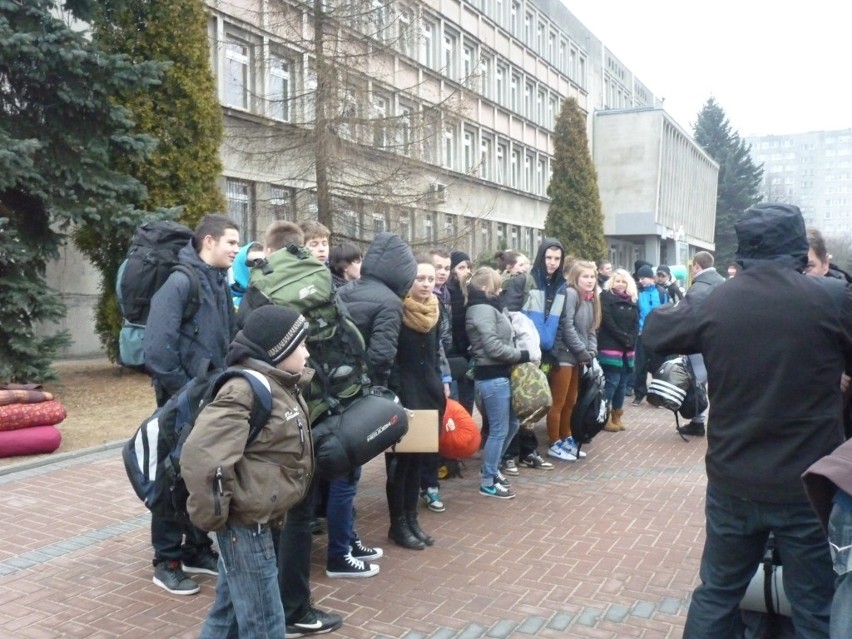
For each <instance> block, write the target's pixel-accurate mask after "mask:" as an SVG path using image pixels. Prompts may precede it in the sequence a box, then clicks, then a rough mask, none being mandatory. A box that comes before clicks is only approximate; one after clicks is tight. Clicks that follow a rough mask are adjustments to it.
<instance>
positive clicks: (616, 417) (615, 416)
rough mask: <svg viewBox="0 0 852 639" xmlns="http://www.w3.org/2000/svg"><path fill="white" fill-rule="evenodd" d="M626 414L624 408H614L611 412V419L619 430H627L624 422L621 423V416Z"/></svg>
mask: <svg viewBox="0 0 852 639" xmlns="http://www.w3.org/2000/svg"><path fill="white" fill-rule="evenodd" d="M623 415H624V409H623V408H613V409H612V413H610V419H611V420H612V423H613V425H614V426H615V427H616V429H617V430H627V429H626V428H625V427H624V424H622V423H621V418H622V416H623Z"/></svg>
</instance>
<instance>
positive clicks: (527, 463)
mask: <svg viewBox="0 0 852 639" xmlns="http://www.w3.org/2000/svg"><path fill="white" fill-rule="evenodd" d="M518 463H519V464H520V465H521V466H523V467H524V468H537V469H539V470H553V464H551V463H550V462H549V461H547V460H546V459H544V458H543V457H542V456H541V455H539V454H538V451H536V452H533V453H530V454H529V455H527V456H526V457H523V458H522V459H521V460H520V461H519V462H518Z"/></svg>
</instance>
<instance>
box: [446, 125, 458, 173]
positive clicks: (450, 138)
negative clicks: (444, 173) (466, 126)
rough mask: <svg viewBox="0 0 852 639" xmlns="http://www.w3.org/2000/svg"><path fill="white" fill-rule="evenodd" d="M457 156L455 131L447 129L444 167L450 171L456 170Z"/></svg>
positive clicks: (450, 128)
mask: <svg viewBox="0 0 852 639" xmlns="http://www.w3.org/2000/svg"><path fill="white" fill-rule="evenodd" d="M455 155H456V148H455V131H453V129H452V127H447V128H445V129H444V154H443V166H445V167H446V168H448V169H452V168H454V165H455Z"/></svg>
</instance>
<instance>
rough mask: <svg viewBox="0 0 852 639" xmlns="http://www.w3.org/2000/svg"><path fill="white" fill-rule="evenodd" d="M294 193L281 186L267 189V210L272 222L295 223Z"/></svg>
mask: <svg viewBox="0 0 852 639" xmlns="http://www.w3.org/2000/svg"><path fill="white" fill-rule="evenodd" d="M294 198H295V192H294V190H293V189H288V188H286V187H283V186H272V187H270V188H269V208H270V214H271V215H272V219H273V220H287V221H288V222H295V221H296V209H295V206H294V202H293V200H294Z"/></svg>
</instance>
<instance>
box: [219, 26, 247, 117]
mask: <svg viewBox="0 0 852 639" xmlns="http://www.w3.org/2000/svg"><path fill="white" fill-rule="evenodd" d="M225 37H226V41H225V104H226V105H228V106H231V107H236V108H238V109H246V110H248V108H249V96H250V92H251V57H250V51H251V50H250V48H249V44H248V42H245V41H243V40H240V39H238V38H236V37H234V36H232V35H230V34H229V35H226V36H225Z"/></svg>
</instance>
